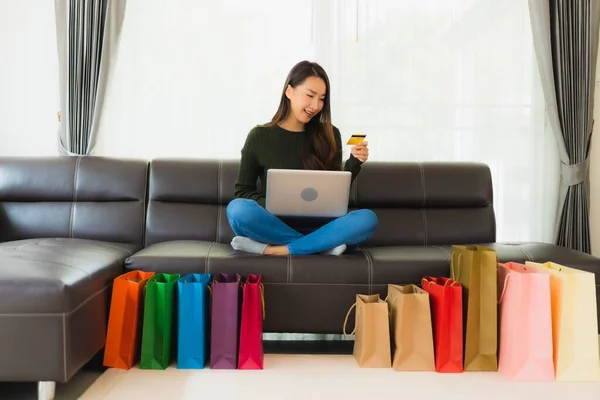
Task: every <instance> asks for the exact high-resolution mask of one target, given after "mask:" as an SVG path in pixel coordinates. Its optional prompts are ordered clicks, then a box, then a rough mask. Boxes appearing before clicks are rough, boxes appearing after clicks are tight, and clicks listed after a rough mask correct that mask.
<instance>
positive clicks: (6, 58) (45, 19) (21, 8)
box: [0, 0, 59, 156]
mask: <svg viewBox="0 0 600 400" xmlns="http://www.w3.org/2000/svg"><path fill="white" fill-rule="evenodd" d="M0 32H1V34H0V57H1V62H0V156H6V155H11V156H42V155H57V154H58V147H57V145H56V132H57V129H58V119H57V116H56V114H57V112H58V109H59V91H58V58H57V50H56V29H55V22H54V2H53V1H49V0H18V1H17V0H0Z"/></svg>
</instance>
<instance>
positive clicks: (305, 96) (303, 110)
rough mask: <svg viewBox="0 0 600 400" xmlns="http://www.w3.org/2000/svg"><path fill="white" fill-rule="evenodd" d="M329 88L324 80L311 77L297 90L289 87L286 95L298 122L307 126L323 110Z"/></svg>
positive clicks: (297, 87)
mask: <svg viewBox="0 0 600 400" xmlns="http://www.w3.org/2000/svg"><path fill="white" fill-rule="evenodd" d="M326 91H327V86H326V85H325V81H323V79H321V78H318V77H316V76H310V77H308V78H306V79H305V80H304V82H303V83H302V84H301V85H298V86H296V87H295V88H293V87H291V86H288V87H287V89H286V91H285V95H286V96H287V98H288V99H289V100H290V108H291V112H292V114H293V116H294V117H295V118H296V120H297V121H298V122H300V123H302V124H306V123H307V122H308V121H310V120H311V119H312V118H313V117H314V116H316V115H317V114H318V113H319V112H321V110H322V109H323V105H324V104H325V96H326V95H327V93H326Z"/></svg>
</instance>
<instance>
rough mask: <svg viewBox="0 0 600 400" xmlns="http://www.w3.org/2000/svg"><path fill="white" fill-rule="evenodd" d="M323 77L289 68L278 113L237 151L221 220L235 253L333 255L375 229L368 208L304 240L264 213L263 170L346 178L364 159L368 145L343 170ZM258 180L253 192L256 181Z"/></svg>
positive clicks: (316, 69)
mask: <svg viewBox="0 0 600 400" xmlns="http://www.w3.org/2000/svg"><path fill="white" fill-rule="evenodd" d="M330 93H331V90H330V86H329V78H328V77H327V74H326V73H325V71H324V70H323V68H322V67H321V66H320V65H318V64H316V63H311V62H308V61H302V62H300V63H298V64H296V65H295V66H294V68H292V70H291V71H290V73H289V74H288V77H287V79H286V81H285V85H284V87H283V93H282V94H281V101H280V103H279V108H278V110H277V112H276V113H275V115H274V116H273V119H272V121H271V122H270V123H267V124H265V125H262V126H257V127H255V128H254V129H252V130H251V131H250V133H249V134H248V137H247V138H246V142H245V144H244V147H243V148H242V156H241V162H240V168H239V172H238V177H237V182H236V184H235V197H236V199H234V200H233V201H231V202H230V203H229V205H228V206H227V218H228V220H229V224H230V225H231V228H232V229H233V231H234V233H235V235H236V237H234V238H233V240H232V242H231V246H232V247H233V248H234V249H235V250H239V251H245V252H250V253H258V254H268V255H288V254H292V255H300V254H314V253H325V254H333V255H340V254H342V253H343V252H344V251H345V250H346V246H347V245H348V246H353V245H357V244H359V243H361V242H363V241H365V240H366V239H367V238H369V237H370V236H371V235H372V234H373V232H374V230H375V227H376V226H377V217H376V216H375V214H374V213H373V212H372V211H370V210H356V211H351V212H349V213H348V214H347V215H345V216H343V217H340V218H337V219H334V220H333V221H330V222H328V223H327V224H325V225H323V226H322V227H320V228H318V229H316V230H314V231H313V232H311V233H308V234H306V235H304V234H302V233H300V232H298V231H297V230H295V229H293V228H292V227H290V226H289V225H287V224H286V223H285V222H283V221H282V220H281V219H279V218H278V217H276V216H274V215H272V214H270V213H269V212H267V211H266V210H265V208H264V206H265V189H266V184H264V183H265V182H266V174H267V170H268V169H269V168H285V169H316V170H341V169H343V170H346V171H350V172H351V173H352V180H354V179H355V178H356V176H357V175H358V173H359V172H360V170H361V165H362V163H364V162H365V161H367V159H368V158H369V149H368V147H367V145H368V143H367V142H366V141H364V142H363V143H360V144H358V145H356V146H354V147H352V151H351V155H350V158H349V159H348V160H347V161H346V162H345V163H344V164H343V165H342V139H341V135H340V131H339V130H338V129H337V128H336V127H334V126H333V125H332V124H331V111H330V100H329V98H330ZM258 177H260V178H261V182H263V184H262V185H261V190H260V192H259V191H258V190H257V185H256V183H257V178H258Z"/></svg>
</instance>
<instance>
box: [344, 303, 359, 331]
mask: <svg viewBox="0 0 600 400" xmlns="http://www.w3.org/2000/svg"><path fill="white" fill-rule="evenodd" d="M355 307H356V303H354V304H352V306H351V307H350V309H349V310H348V312H347V313H346V318H345V319H344V335H345V336H349V335H354V332H356V324H354V329H353V330H352V332H350V333H346V324H347V323H348V317H349V316H350V313H351V312H352V309H353V308H355Z"/></svg>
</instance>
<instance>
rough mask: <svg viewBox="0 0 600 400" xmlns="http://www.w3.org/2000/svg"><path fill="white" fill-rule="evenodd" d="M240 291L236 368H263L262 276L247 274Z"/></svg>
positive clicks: (263, 306)
mask: <svg viewBox="0 0 600 400" xmlns="http://www.w3.org/2000/svg"><path fill="white" fill-rule="evenodd" d="M242 293H243V294H242V316H241V323H240V349H239V354H238V369H263V367H264V366H263V360H264V353H263V340H262V336H263V319H264V317H265V298H264V286H263V284H262V276H261V275H254V274H249V275H248V278H247V279H246V283H244V285H243V289H242Z"/></svg>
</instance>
